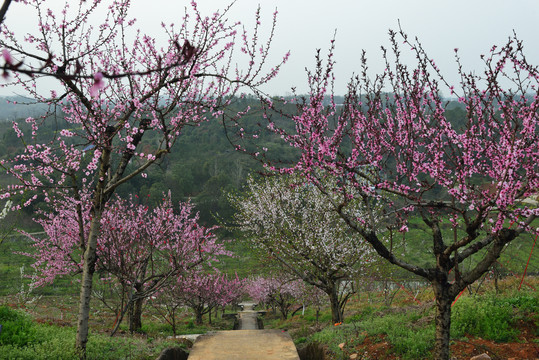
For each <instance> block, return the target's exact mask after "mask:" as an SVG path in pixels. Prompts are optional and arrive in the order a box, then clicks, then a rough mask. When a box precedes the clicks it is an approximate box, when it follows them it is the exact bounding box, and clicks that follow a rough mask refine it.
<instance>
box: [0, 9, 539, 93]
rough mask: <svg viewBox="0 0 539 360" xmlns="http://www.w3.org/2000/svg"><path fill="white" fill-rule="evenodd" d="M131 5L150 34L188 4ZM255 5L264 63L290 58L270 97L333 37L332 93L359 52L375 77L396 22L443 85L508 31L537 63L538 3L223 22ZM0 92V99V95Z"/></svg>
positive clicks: (297, 77)
mask: <svg viewBox="0 0 539 360" xmlns="http://www.w3.org/2000/svg"><path fill="white" fill-rule="evenodd" d="M53 2H57V3H63V1H61V0H53ZM132 2H133V8H132V12H131V15H132V16H133V17H136V18H137V20H138V25H139V27H142V28H143V29H144V30H145V31H147V32H149V33H150V34H151V33H152V32H154V31H158V29H159V27H158V25H159V24H160V23H161V21H164V22H165V23H170V22H179V19H180V18H181V16H182V14H183V12H184V8H185V7H186V6H189V3H190V1H185V0H151V1H148V0H132ZM198 2H199V5H198V6H199V9H200V10H201V12H202V13H203V14H208V15H211V14H212V13H213V12H214V11H215V10H216V9H223V8H224V7H225V6H226V5H227V4H229V3H230V1H229V0H199V1H198ZM259 3H260V5H261V8H262V21H263V25H264V24H265V25H267V26H266V28H269V26H270V21H271V16H272V14H273V11H274V10H275V8H277V9H278V11H279V15H278V24H277V32H276V36H275V40H274V44H273V46H274V47H273V50H272V56H273V58H272V59H270V63H272V62H273V63H276V62H278V61H279V59H280V58H281V57H282V55H283V54H284V53H286V51H288V50H290V51H291V58H290V61H289V63H288V64H287V65H286V66H285V67H284V68H283V70H282V72H281V74H280V75H279V76H278V78H277V79H275V80H273V81H272V82H271V83H270V84H268V85H267V88H266V90H267V91H268V92H269V93H271V94H285V93H287V92H290V88H291V87H293V86H295V87H297V89H298V90H299V92H305V91H306V90H307V87H306V75H305V71H304V69H305V67H310V68H312V66H313V64H314V53H315V50H316V49H317V48H322V49H323V50H326V49H327V48H328V46H329V42H330V40H331V39H332V38H333V35H334V32H335V30H336V31H337V35H336V46H337V49H336V54H335V59H336V61H337V66H336V76H337V83H336V93H338V94H343V93H344V91H345V85H346V82H347V80H348V79H349V78H350V76H351V75H352V73H353V72H358V71H359V56H360V54H361V50H362V49H365V50H366V51H367V56H368V59H369V66H370V67H371V68H372V70H373V71H381V70H383V67H382V66H381V52H380V46H381V45H384V46H386V47H389V38H388V35H387V34H388V29H390V28H391V29H397V28H398V21H399V20H400V23H401V26H402V28H403V29H404V30H405V31H406V32H407V33H408V34H409V35H410V36H413V37H415V36H417V37H418V38H419V39H420V41H421V42H422V44H423V46H424V48H425V49H426V50H427V52H428V54H429V55H430V57H431V58H433V59H434V60H435V61H436V63H437V64H438V66H439V67H440V69H441V71H442V72H443V73H444V74H445V75H446V76H447V77H448V79H449V81H450V82H451V83H456V82H457V81H458V78H457V77H456V66H455V63H454V52H453V49H454V48H459V53H460V55H461V58H462V62H463V64H464V67H465V69H466V70H468V71H472V70H476V71H481V69H482V67H481V60H480V58H479V57H480V55H481V54H486V53H488V51H489V49H490V48H491V46H492V45H494V44H498V45H502V44H503V43H504V42H505V41H506V40H507V38H508V37H509V36H511V35H512V33H513V30H514V31H516V33H517V35H518V37H519V38H520V39H522V40H524V49H525V52H526V54H527V57H528V59H529V60H530V61H531V62H532V63H534V64H539V38H538V34H539V20H538V18H539V16H538V15H539V1H538V0H512V1H509V0H466V1H464V0H446V1H439V0H384V1H367V0H260V1H256V0H237V1H236V3H235V5H234V7H233V9H232V11H231V12H230V15H229V17H230V18H231V19H234V20H239V21H242V22H244V23H245V24H246V26H247V27H249V25H252V24H253V18H254V17H253V15H254V11H255V10H256V7H257V5H258V4H259ZM20 9H22V8H21V5H19V4H17V3H14V4H13V5H12V9H10V11H12V12H11V13H8V17H9V16H11V19H10V20H11V21H13V19H14V18H16V19H24V14H23V13H21V10H20ZM8 19H9V18H8ZM25 21H29V20H26V19H25V20H24V21H20V22H19V20H17V22H18V23H19V24H18V25H19V26H22V27H23V28H24V25H25V24H24V22H25ZM151 35H154V34H151ZM1 91H2V94H5V93H6V90H5V89H2V90H1Z"/></svg>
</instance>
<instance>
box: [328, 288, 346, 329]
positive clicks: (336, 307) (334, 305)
mask: <svg viewBox="0 0 539 360" xmlns="http://www.w3.org/2000/svg"><path fill="white" fill-rule="evenodd" d="M327 294H328V296H329V303H330V306H331V321H332V322H333V323H334V324H337V323H342V322H343V320H344V317H343V313H342V312H341V306H340V304H339V295H338V294H337V287H336V286H333V287H332V288H331V289H329V291H328V293H327Z"/></svg>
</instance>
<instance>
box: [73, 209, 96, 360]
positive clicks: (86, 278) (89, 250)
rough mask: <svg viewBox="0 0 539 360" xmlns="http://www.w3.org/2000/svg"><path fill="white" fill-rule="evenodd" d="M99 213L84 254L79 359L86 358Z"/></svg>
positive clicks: (78, 324)
mask: <svg viewBox="0 0 539 360" xmlns="http://www.w3.org/2000/svg"><path fill="white" fill-rule="evenodd" d="M100 221H101V213H99V214H95V216H94V218H92V222H91V224H90V233H89V235H88V244H87V247H86V251H85V252H84V264H83V268H82V282H81V290H80V300H79V315H78V319H77V338H76V344H75V346H76V348H77V350H78V352H79V355H80V357H81V359H85V358H86V343H87V342H88V321H89V319H90V299H91V296H92V281H93V276H94V272H95V264H96V262H97V254H96V248H97V235H98V234H99V226H100Z"/></svg>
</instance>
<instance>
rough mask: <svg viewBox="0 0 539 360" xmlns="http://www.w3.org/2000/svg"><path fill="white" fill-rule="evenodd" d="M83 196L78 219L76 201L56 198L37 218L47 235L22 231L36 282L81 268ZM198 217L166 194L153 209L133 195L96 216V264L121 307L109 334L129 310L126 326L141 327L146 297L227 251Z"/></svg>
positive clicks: (87, 207) (84, 225) (86, 222)
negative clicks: (30, 245)
mask: <svg viewBox="0 0 539 360" xmlns="http://www.w3.org/2000/svg"><path fill="white" fill-rule="evenodd" d="M87 199H88V196H85V197H84V198H83V203H82V204H81V205H82V208H83V212H82V214H81V215H82V219H78V216H79V214H78V213H77V207H78V205H79V204H78V203H77V201H76V200H75V199H69V198H63V199H61V200H59V201H58V202H57V203H56V204H57V205H60V204H61V205H62V206H59V207H58V208H57V209H56V210H53V211H51V212H47V213H44V214H42V215H43V216H42V217H41V218H39V219H38V220H37V222H38V223H39V224H40V225H41V226H42V227H43V230H44V232H45V234H46V235H45V236H41V235H40V236H34V235H31V234H27V236H29V237H30V238H31V239H32V240H33V246H34V248H35V251H34V252H32V253H28V254H26V255H27V256H30V257H32V258H34V260H35V262H34V263H33V265H32V266H33V267H34V268H35V269H36V271H37V275H36V276H35V277H34V279H33V280H34V281H35V285H36V286H41V285H45V284H47V283H52V282H53V281H54V280H55V279H56V278H57V277H59V276H65V275H74V274H78V273H81V272H82V269H83V263H84V261H83V258H82V255H83V254H84V246H83V245H84V244H81V242H80V238H79V234H80V233H79V232H83V233H88V231H89V225H90V218H89V216H88V215H89V212H90V208H91V206H90V205H91V203H90V202H89V201H85V200H87ZM197 220H198V214H193V205H192V204H190V203H181V204H179V209H178V211H174V207H173V205H172V202H171V200H170V194H169V196H165V197H164V198H163V199H162V202H161V203H160V204H159V205H158V206H157V207H155V208H154V209H149V207H148V206H146V205H144V204H141V203H139V202H137V201H134V199H133V198H131V199H129V200H127V199H121V198H116V199H114V200H112V201H110V202H109V203H107V205H106V207H105V210H104V212H103V214H102V217H101V228H100V233H99V236H98V239H97V251H96V253H97V254H96V256H97V262H96V265H95V267H96V271H97V272H98V273H99V274H101V276H102V277H103V278H104V279H106V281H107V282H109V283H111V284H113V285H114V286H116V287H118V288H119V289H120V297H121V304H123V306H122V307H121V309H119V314H118V320H117V321H116V324H115V327H114V329H113V331H112V334H114V333H115V332H116V330H117V329H118V327H119V325H120V324H121V322H122V319H123V317H124V315H125V314H126V312H127V311H128V310H129V329H130V331H131V332H134V331H138V330H140V328H141V327H142V321H141V319H142V316H141V315H142V307H143V303H144V300H145V299H147V298H148V297H151V296H154V295H156V294H158V293H160V292H161V290H162V289H163V287H166V286H171V285H174V283H175V280H176V278H177V277H178V276H184V277H189V276H192V272H193V271H194V270H195V269H197V268H198V267H199V266H200V265H201V264H205V263H211V262H212V261H215V260H216V257H217V256H219V255H229V252H228V251H226V250H225V249H224V246H223V244H222V243H219V242H218V241H217V237H216V236H215V234H214V233H213V230H214V229H212V228H210V229H207V228H204V227H203V226H200V225H198V224H197ZM80 225H82V227H81V228H79V226H80Z"/></svg>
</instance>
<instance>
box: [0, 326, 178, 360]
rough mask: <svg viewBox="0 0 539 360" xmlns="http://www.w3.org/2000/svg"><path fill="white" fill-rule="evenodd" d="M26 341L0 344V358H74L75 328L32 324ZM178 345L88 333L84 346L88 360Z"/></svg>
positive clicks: (141, 358)
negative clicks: (28, 338)
mask: <svg viewBox="0 0 539 360" xmlns="http://www.w3.org/2000/svg"><path fill="white" fill-rule="evenodd" d="M31 331H32V333H33V335H32V336H31V337H30V341H28V342H26V343H25V344H24V346H23V345H21V344H4V345H2V346H0V359H28V360H30V359H32V360H33V359H38V360H40V359H43V360H45V359H60V360H62V359H66V360H71V359H76V358H77V353H76V351H75V348H74V344H75V329H74V328H71V327H58V326H53V325H46V324H36V323H33V324H32V326H31ZM171 346H180V345H179V344H178V343H176V342H174V341H166V340H162V339H161V340H153V341H148V339H147V338H141V337H112V338H111V337H110V336H108V335H106V334H95V333H94V334H90V336H89V339H88V345H87V358H88V359H89V360H93V359H95V360H101V359H133V360H146V359H155V358H156V357H157V356H158V355H159V353H160V352H161V351H162V350H163V349H164V348H166V347H171Z"/></svg>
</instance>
